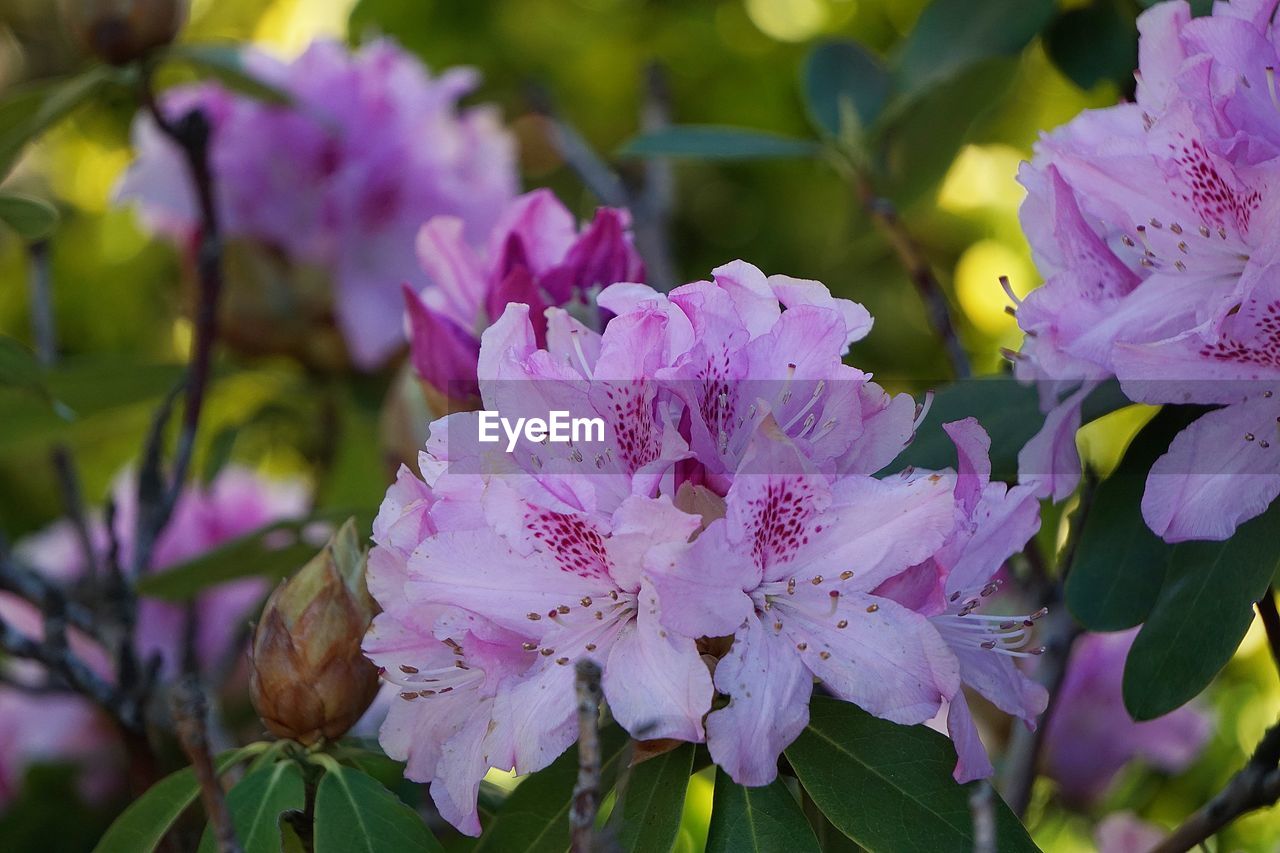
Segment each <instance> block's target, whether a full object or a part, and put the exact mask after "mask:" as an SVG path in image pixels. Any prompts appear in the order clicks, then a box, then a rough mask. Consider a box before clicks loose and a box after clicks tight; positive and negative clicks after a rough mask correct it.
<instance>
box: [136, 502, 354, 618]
mask: <svg viewBox="0 0 1280 853" xmlns="http://www.w3.org/2000/svg"><path fill="white" fill-rule="evenodd" d="M349 515H350V513H342V512H337V511H333V512H330V511H325V512H323V513H321V514H319V515H316V516H313V517H311V518H308V519H302V520H294V521H278V522H275V523H273V524H268V525H266V526H265V527H262V528H259V529H258V530H255V531H254V532H252V533H249V534H247V535H245V536H241V537H240V538H238V539H232V540H231V541H229V542H226V543H224V544H222V545H219V546H218V547H217V548H215V549H213V550H212V551H206V552H205V553H203V554H201V555H200V556H199V557H196V558H195V559H192V560H188V561H187V562H185V563H180V564H179V565H177V566H174V567H173V568H171V569H165V570H164V571H161V572H153V573H151V574H148V575H147V576H146V577H143V578H141V579H139V581H138V585H137V586H138V592H139V593H140V594H141V595H144V596H147V597H148V598H162V599H165V600H167V601H189V600H190V599H191V598H193V597H195V596H196V595H198V594H199V593H200V592H201V591H202V590H205V589H207V588H209V587H211V586H215V585H217V584H220V583H225V582H227V581H231V580H236V579H238V578H244V577H265V578H268V579H270V580H278V579H279V578H283V577H285V576H286V575H288V574H290V573H292V572H294V571H295V570H297V569H300V568H302V566H303V565H304V564H305V563H306V562H307V561H308V560H310V559H311V558H312V557H314V556H315V555H316V552H317V551H319V550H320V547H321V545H322V544H323V543H313V542H308V541H306V540H304V539H303V538H302V533H303V531H304V530H306V528H307V527H308V526H309V525H311V524H314V523H316V522H317V521H329V522H340V521H342V520H344V519H345V518H346V517H347V516H349ZM366 516H367V514H366ZM369 521H371V519H369V518H367V517H365V516H358V524H359V526H360V529H362V530H363V529H364V528H365V527H367V526H368V524H367V522H369Z"/></svg>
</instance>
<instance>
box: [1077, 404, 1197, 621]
mask: <svg viewBox="0 0 1280 853" xmlns="http://www.w3.org/2000/svg"><path fill="white" fill-rule="evenodd" d="M1202 411H1203V409H1201V408H1199V407H1194V406H1166V407H1164V408H1163V409H1161V410H1160V412H1159V413H1158V414H1157V415H1156V416H1155V417H1154V418H1152V419H1151V421H1150V422H1149V423H1148V424H1147V425H1146V426H1145V427H1143V428H1142V429H1141V430H1140V431H1139V432H1138V434H1137V435H1136V436H1134V439H1133V441H1132V442H1131V443H1130V444H1129V449H1128V450H1126V451H1125V454H1124V458H1123V459H1121V460H1120V464H1119V465H1118V466H1117V467H1116V470H1115V471H1114V472H1112V474H1111V476H1110V477H1108V478H1107V479H1105V480H1103V481H1102V482H1101V483H1099V484H1098V490H1097V492H1096V493H1095V495H1094V499H1093V506H1092V507H1091V508H1090V510H1089V514H1088V516H1087V517H1086V518H1085V522H1084V529H1083V530H1081V532H1080V544H1079V547H1078V549H1077V551H1076V556H1075V562H1074V563H1073V564H1072V566H1071V573H1070V574H1069V575H1068V576H1067V607H1068V608H1069V609H1070V610H1071V613H1072V614H1073V615H1074V616H1075V617H1076V618H1077V619H1079V620H1080V624H1082V625H1084V626H1085V627H1086V628H1088V629H1089V630H1091V631H1122V630H1124V629H1126V628H1132V627H1133V626H1134V625H1137V624H1138V623H1140V622H1142V620H1144V619H1146V618H1147V614H1148V613H1150V612H1151V607H1152V605H1154V604H1155V601H1156V596H1158V595H1159V594H1160V587H1161V585H1162V584H1163V583H1164V577H1165V571H1166V570H1167V568H1168V565H1169V558H1170V555H1171V554H1172V553H1173V546H1172V545H1169V544H1168V543H1166V542H1164V541H1163V540H1162V539H1161V538H1160V537H1159V536H1156V535H1155V534H1154V533H1152V532H1151V528H1149V527H1148V526H1147V522H1146V519H1144V518H1143V517H1142V494H1143V492H1144V491H1146V487H1147V472H1148V471H1150V470H1151V465H1152V464H1153V463H1154V462H1155V461H1156V459H1157V458H1159V457H1160V456H1161V455H1162V454H1163V453H1164V452H1165V451H1166V450H1168V449H1169V442H1171V441H1172V440H1173V437H1174V436H1175V435H1177V434H1178V433H1179V432H1181V431H1182V428H1183V427H1185V426H1186V425H1187V424H1189V423H1190V422H1191V421H1192V420H1194V419H1195V418H1196V417H1198V416H1199V414H1200V413H1201V412H1202Z"/></svg>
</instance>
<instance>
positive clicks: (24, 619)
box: [0, 466, 307, 804]
mask: <svg viewBox="0 0 1280 853" xmlns="http://www.w3.org/2000/svg"><path fill="white" fill-rule="evenodd" d="M134 492H135V481H134V478H133V476H132V475H125V476H122V477H120V478H119V479H118V481H117V484H116V486H115V489H114V496H115V499H116V506H117V510H118V512H117V516H116V532H117V537H118V541H119V544H120V558H121V561H122V565H126V566H127V565H128V564H129V563H128V561H129V559H130V555H131V553H132V550H133V541H132V538H133V532H134V527H133V525H134V517H135V516H134V513H135V497H136V496H135V494H134ZM306 497H307V495H306V491H305V489H303V488H302V487H301V485H300V484H297V483H291V482H279V483H277V482H271V481H267V480H264V479H262V478H261V477H259V476H258V475H257V474H255V473H253V472H252V471H250V470H248V469H245V468H240V467H234V466H233V467H228V468H226V469H224V470H223V471H222V473H221V474H220V475H219V476H218V477H217V479H215V480H214V481H213V482H212V483H211V484H209V485H208V486H206V487H192V488H190V489H188V490H187V491H186V492H184V493H183V494H182V495H181V497H180V498H179V499H178V503H177V506H176V507H175V508H174V513H173V518H172V519H171V521H170V523H169V525H168V526H167V527H166V528H165V530H164V533H163V534H162V535H161V537H160V539H159V540H158V541H157V543H156V546H155V550H154V552H153V559H152V566H153V567H154V568H156V569H160V568H164V567H166V566H171V565H174V564H177V563H180V562H183V561H185V560H189V559H192V558H194V557H197V556H199V555H200V554H203V553H205V552H206V551H209V550H210V549H212V548H215V547H217V546H218V545H221V544H222V543H224V542H226V541H228V540H230V539H234V538H236V537H239V536H243V535H245V534H248V533H251V532H252V531H254V530H256V529H258V528H260V527H262V526H264V525H266V524H269V523H271V522H273V521H278V520H281V519H285V518H292V517H297V516H298V515H300V514H301V513H302V512H304V511H305V509H306ZM90 525H91V530H90V534H91V537H92V538H93V540H94V545H95V549H96V550H97V552H98V559H99V560H101V559H105V557H106V554H107V549H108V547H109V543H108V536H107V531H106V527H105V524H104V523H103V522H102V521H100V520H98V519H97V518H94V519H92V520H91V522H90ZM15 552H16V554H17V555H18V556H19V558H20V559H21V560H23V561H24V562H25V563H27V564H29V565H31V566H33V567H35V568H36V569H38V570H40V571H41V572H43V573H45V574H47V575H48V576H49V577H51V578H54V579H56V580H59V581H61V582H64V583H75V582H76V581H77V580H79V579H80V577H81V576H82V574H83V573H84V571H85V568H86V567H85V563H84V554H83V552H82V550H81V548H80V544H79V541H78V539H77V537H76V534H75V532H74V529H73V528H72V525H71V522H70V521H65V520H64V521H58V522H55V523H54V524H52V525H50V526H49V527H48V528H46V529H45V530H43V531H41V532H39V533H37V534H34V535H32V536H30V537H27V538H26V539H24V540H22V541H20V542H18V543H17V546H16V548H15ZM267 590H268V584H267V582H266V581H265V580H262V579H259V578H250V579H245V580H242V581H234V582H231V583H226V584H222V585H220V586H218V587H216V588H214V589H211V590H209V591H207V592H205V593H204V594H202V595H201V596H200V598H199V599H198V606H199V612H198V619H197V637H196V651H197V654H198V656H199V659H200V661H201V664H202V665H204V666H216V665H218V664H220V663H221V662H222V661H223V659H224V658H225V657H226V656H227V655H229V654H232V653H233V652H234V648H233V641H235V640H236V639H237V638H240V637H241V636H242V633H243V631H244V625H245V620H246V619H247V618H248V617H249V615H250V614H251V612H252V608H253V606H254V605H255V604H257V603H258V602H259V601H260V600H261V599H262V598H263V596H265V595H266V593H267ZM0 618H3V619H4V621H5V622H6V623H7V624H8V625H10V626H11V627H13V628H14V629H16V630H19V631H22V632H23V633H26V634H28V635H30V636H40V635H41V633H42V632H43V622H42V617H41V616H40V614H39V612H38V611H37V610H36V609H35V608H34V607H32V606H31V605H29V604H27V603H26V602H25V601H23V600H21V599H19V598H17V597H16V596H13V595H11V594H8V593H0ZM186 620H187V613H186V608H185V606H183V605H180V604H174V603H171V602H166V601H159V600H156V599H145V598H144V599H142V600H141V601H140V602H139V610H138V621H137V627H136V635H135V644H136V648H137V651H138V654H139V655H140V656H142V658H143V659H144V660H145V659H148V658H150V657H151V656H152V655H159V656H160V659H161V665H162V668H163V669H164V670H166V671H168V672H170V673H172V672H176V670H177V667H178V666H179V665H180V663H181V654H182V644H183V639H184V636H185V630H186V629H185V626H186ZM68 640H69V642H70V644H71V646H72V648H73V650H74V651H75V652H76V655H77V656H78V657H80V658H81V659H82V660H84V661H85V662H86V663H87V664H88V665H89V666H91V667H92V668H93V669H95V670H96V671H97V672H98V674H99V675H100V676H102V677H103V678H112V677H113V671H112V669H113V668H112V665H111V662H110V657H109V655H108V654H107V653H106V652H105V651H104V650H103V649H101V648H100V647H98V646H97V645H95V644H94V643H93V642H92V641H91V640H89V639H88V638H87V637H85V636H83V635H82V634H80V633H79V632H77V631H75V630H71V631H69V632H68ZM5 671H6V673H7V674H9V675H10V676H11V677H13V678H15V679H17V680H20V681H21V682H23V683H27V684H40V683H41V682H42V680H43V679H44V677H45V674H44V673H43V672H42V671H41V670H40V669H39V667H36V666H33V665H31V664H23V665H22V666H21V667H17V666H15V665H13V664H6V666H5ZM37 706H38V707H40V708H43V709H47V712H46V711H40V712H39V714H38V715H37V716H34V717H33V716H32V709H33V708H34V707H37ZM0 720H2V723H0V730H2V731H3V732H4V735H5V736H3V737H0V804H2V803H3V801H4V800H5V799H6V797H4V796H3V793H4V792H5V791H9V792H12V791H13V790H14V788H15V787H16V786H17V785H18V784H19V783H20V782H21V777H22V775H23V773H24V772H25V768H26V766H27V765H28V764H30V763H33V762H35V761H44V760H55V759H56V760H74V761H76V762H77V763H81V764H85V765H86V766H88V765H89V764H92V765H93V766H94V767H95V768H98V769H102V768H109V765H108V764H106V763H105V762H103V761H99V760H98V759H97V758H94V756H98V757H101V756H103V755H109V754H110V752H111V749H112V741H111V738H112V733H111V728H110V726H109V724H107V723H106V722H105V721H103V720H102V719H101V718H100V717H99V716H98V713H97V711H96V710H95V709H94V708H93V706H92V705H91V704H89V703H88V702H86V701H85V700H82V699H80V698H79V697H77V696H60V695H59V696H52V697H50V696H44V695H36V696H28V695H25V694H24V693H22V692H21V691H19V690H16V689H15V688H11V687H0ZM37 730H38V731H39V732H40V735H39V736H38V737H37V736H36V735H35V734H34V732H36V731H37ZM23 732H26V733H27V735H26V736H23V735H22V733H23ZM10 733H12V735H13V736H12V737H9V736H8V735H10ZM90 759H92V760H90ZM113 781H115V777H114V774H113V773H112V772H109V771H108V772H97V771H96V770H95V772H93V773H91V774H88V775H87V776H86V777H85V779H84V780H83V785H82V787H83V788H84V790H85V791H86V793H90V794H91V793H94V792H102V791H104V790H106V789H107V788H109V787H110V785H111V783H112V782H113Z"/></svg>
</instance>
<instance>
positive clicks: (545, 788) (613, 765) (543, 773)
mask: <svg viewBox="0 0 1280 853" xmlns="http://www.w3.org/2000/svg"><path fill="white" fill-rule="evenodd" d="M627 751H628V750H627V736H626V733H625V732H623V731H622V729H620V728H619V727H617V726H610V727H608V728H607V729H605V730H603V731H602V732H601V733H600V794H601V796H603V795H604V794H605V793H606V792H607V791H609V790H610V789H612V788H613V785H614V782H615V781H616V780H617V778H618V772H619V768H620V766H621V765H622V762H623V758H624V757H625V755H626V753H627ZM577 780H578V749H577V747H573V748H571V749H570V750H569V751H568V752H566V753H565V754H564V755H562V756H560V757H559V758H557V759H556V760H555V761H553V762H552V763H551V765H550V766H549V767H547V768H546V769H544V770H539V771H538V772H537V773H534V774H531V775H530V776H529V777H528V778H527V779H525V780H524V781H523V782H521V783H520V785H519V786H518V787H517V788H516V789H515V790H514V791H512V792H511V796H509V797H507V800H506V802H505V803H503V805H502V808H501V809H500V810H499V811H498V815H497V817H496V818H495V819H494V821H493V822H492V823H491V824H490V825H489V826H488V827H486V829H485V833H484V835H483V836H481V837H480V843H479V844H478V845H477V846H476V848H475V853H506V851H508V850H520V851H523V853H564V851H565V850H566V849H568V847H569V806H570V804H571V802H572V800H573V786H574V783H575V782H577Z"/></svg>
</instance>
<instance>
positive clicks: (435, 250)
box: [405, 190, 644, 403]
mask: <svg viewBox="0 0 1280 853" xmlns="http://www.w3.org/2000/svg"><path fill="white" fill-rule="evenodd" d="M628 224H629V215H628V213H627V212H626V211H625V210H615V209H612V208H600V209H599V210H598V211H597V212H596V215H595V218H594V219H593V220H592V222H591V224H590V225H588V226H587V227H586V228H585V229H583V230H582V231H581V232H579V230H578V226H577V223H576V222H575V221H574V218H573V214H571V213H570V212H569V211H568V210H567V209H566V208H565V206H564V205H563V204H561V203H560V200H559V199H557V198H556V197H555V195H554V194H553V193H552V192H551V191H550V190H535V191H533V192H531V193H527V194H525V195H522V196H520V197H519V198H517V199H516V200H515V201H513V202H512V203H511V204H510V205H508V207H507V208H506V209H505V210H504V211H503V213H502V215H501V217H500V218H499V221H498V223H497V224H496V225H495V226H494V228H493V231H492V232H491V233H490V234H489V236H488V242H487V244H486V245H485V246H483V247H481V248H474V247H473V241H469V240H468V236H467V230H466V223H465V222H464V221H463V220H462V219H461V218H459V217H457V216H437V217H435V218H433V219H432V220H431V221H429V222H428V223H427V224H426V225H424V226H423V227H422V230H421V231H420V232H419V233H418V242H417V246H418V257H419V259H420V261H421V263H422V267H423V269H425V270H426V271H427V274H428V278H429V280H430V281H431V282H432V283H433V284H432V286H430V287H427V288H426V289H424V290H422V292H421V293H415V291H414V290H413V288H411V287H409V286H408V285H405V305H406V313H407V316H408V319H409V329H410V333H409V343H410V357H411V359H412V361H413V366H414V370H415V371H416V372H417V374H418V376H419V377H420V378H421V379H422V380H423V381H424V382H426V383H427V385H428V386H429V387H430V388H431V389H432V390H434V391H435V392H436V393H437V394H440V395H443V396H444V397H446V398H448V399H450V400H453V401H455V402H458V403H466V402H469V401H474V400H476V399H477V398H478V397H479V394H480V387H479V384H478V380H477V376H476V361H477V359H478V358H479V354H480V333H481V332H483V331H484V329H486V328H487V327H488V326H489V325H490V324H491V323H492V322H494V321H495V320H497V319H498V317H500V316H501V315H502V312H503V310H504V309H505V308H506V306H507V304H508V303H510V302H519V303H523V304H525V305H528V306H529V307H530V315H529V317H530V321H531V322H532V323H533V325H534V333H535V336H536V339H537V341H538V343H539V344H544V343H545V342H546V333H547V328H546V320H545V319H544V317H543V310H544V309H545V308H547V307H549V306H553V305H554V306H562V307H566V308H568V310H569V311H570V312H572V313H574V314H576V315H578V316H579V317H580V318H582V319H583V320H584V321H586V322H587V323H588V325H590V326H591V327H592V328H597V329H598V328H599V327H600V326H601V325H602V318H601V317H600V316H599V311H598V309H596V308H595V304H594V302H593V299H594V296H595V292H596V291H598V290H599V288H600V287H602V286H603V285H606V284H611V283H613V282H618V281H631V282H639V281H643V280H644V263H643V262H642V261H641V260H640V255H639V254H638V253H637V252H636V250H635V248H634V247H633V245H632V241H631V235H630V232H629V231H628V230H627V228H628Z"/></svg>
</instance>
